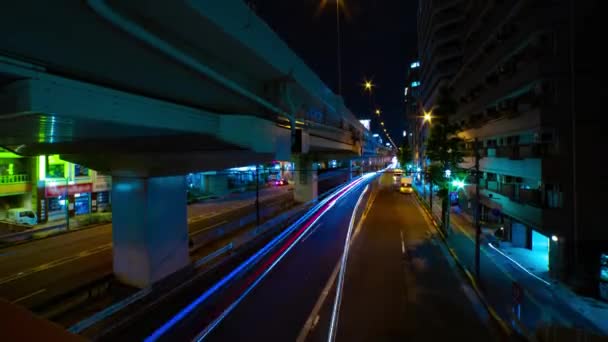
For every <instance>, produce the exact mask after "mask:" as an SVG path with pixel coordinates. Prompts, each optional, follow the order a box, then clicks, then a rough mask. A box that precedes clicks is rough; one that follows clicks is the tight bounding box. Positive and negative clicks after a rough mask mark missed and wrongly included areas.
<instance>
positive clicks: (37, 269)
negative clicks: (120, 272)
mask: <svg viewBox="0 0 608 342" xmlns="http://www.w3.org/2000/svg"><path fill="white" fill-rule="evenodd" d="M111 248H112V243H108V244H105V245H100V246H97V247H95V248H92V249H89V250H86V251H82V252H80V253H78V254H76V255H72V256H68V257H65V258H61V259H57V260H53V261H51V262H49V263H46V264H42V265H38V266H35V267H32V268H30V269H27V270H23V271H21V272H18V273H15V274H12V275H9V276H6V277H4V278H0V285H4V284H6V283H10V282H12V281H15V280H17V279H21V278H24V277H27V276H29V275H31V274H34V273H38V272H42V271H46V270H49V269H51V268H55V267H58V266H61V265H64V264H67V263H70V262H72V261H75V260H78V259H82V258H86V257H88V256H91V255H93V254H97V253H101V252H104V251H107V250H109V249H111Z"/></svg>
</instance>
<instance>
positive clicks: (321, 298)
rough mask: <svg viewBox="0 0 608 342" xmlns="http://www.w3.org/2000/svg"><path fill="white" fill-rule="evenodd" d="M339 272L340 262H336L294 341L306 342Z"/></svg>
mask: <svg viewBox="0 0 608 342" xmlns="http://www.w3.org/2000/svg"><path fill="white" fill-rule="evenodd" d="M339 270H340V261H338V262H337V263H336V267H334V271H333V272H332V273H331V276H330V277H329V280H328V281H327V284H325V287H324V288H323V291H322V292H321V295H320V296H319V299H317V302H316V303H315V306H314V307H313V309H312V312H311V313H310V316H308V319H307V320H306V323H305V324H304V327H302V330H300V333H299V334H298V338H297V339H296V342H304V341H306V337H307V336H308V334H309V333H310V331H311V330H312V329H313V328H314V327H315V326H316V325H317V324H316V323H315V322H318V321H319V311H321V307H322V306H323V303H324V302H325V299H326V298H327V295H329V291H330V290H331V288H332V287H333V286H334V282H335V281H336V277H337V276H338V271H339Z"/></svg>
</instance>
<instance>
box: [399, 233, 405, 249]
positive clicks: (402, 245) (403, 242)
mask: <svg viewBox="0 0 608 342" xmlns="http://www.w3.org/2000/svg"><path fill="white" fill-rule="evenodd" d="M399 235H401V253H402V254H403V255H405V241H404V240H403V231H401V230H399Z"/></svg>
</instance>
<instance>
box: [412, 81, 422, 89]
mask: <svg viewBox="0 0 608 342" xmlns="http://www.w3.org/2000/svg"><path fill="white" fill-rule="evenodd" d="M418 86H420V82H419V81H414V82H412V88H416V87H418Z"/></svg>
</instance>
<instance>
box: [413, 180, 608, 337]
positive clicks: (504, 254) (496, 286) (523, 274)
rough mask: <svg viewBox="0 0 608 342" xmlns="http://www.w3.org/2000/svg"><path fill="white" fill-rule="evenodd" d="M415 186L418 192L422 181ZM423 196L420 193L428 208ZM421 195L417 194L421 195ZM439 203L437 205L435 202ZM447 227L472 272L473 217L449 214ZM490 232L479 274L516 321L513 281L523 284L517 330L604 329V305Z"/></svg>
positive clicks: (498, 306)
mask: <svg viewBox="0 0 608 342" xmlns="http://www.w3.org/2000/svg"><path fill="white" fill-rule="evenodd" d="M416 190H417V191H419V193H420V194H421V193H422V190H421V187H420V186H416ZM426 195H427V196H426V197H425V198H424V199H423V203H424V205H426V206H427V208H428V190H427V194H426ZM419 196H421V195H419ZM435 198H436V197H434V198H433V215H434V218H435V220H436V221H437V222H439V217H440V216H441V206H440V205H438V204H439V203H440V198H437V201H435ZM436 204H437V205H436ZM450 223H451V227H452V229H451V233H450V235H449V236H448V237H447V238H446V242H447V244H448V246H449V247H450V248H451V249H452V250H453V251H454V252H455V254H456V255H457V256H458V258H459V261H460V262H461V263H462V264H463V265H464V266H465V267H466V268H467V269H468V270H469V272H471V273H473V272H474V269H475V261H474V260H475V230H474V227H473V225H472V218H471V216H470V215H467V214H465V213H455V212H454V211H452V215H451V221H450ZM492 240H495V238H493V236H490V235H488V234H484V235H483V236H482V239H481V259H480V278H479V280H478V284H479V287H480V288H481V290H482V292H483V294H484V296H486V298H487V300H488V302H489V303H490V304H491V306H492V307H493V308H494V310H495V311H496V312H497V314H498V315H499V316H500V317H501V318H502V319H503V320H504V321H505V322H514V319H513V317H514V315H513V307H514V298H513V297H514V296H513V287H514V283H517V284H518V285H520V286H521V287H522V288H523V289H524V295H523V298H522V300H521V306H520V307H521V315H520V317H519V320H517V321H519V324H521V328H518V330H522V328H523V330H526V331H525V334H526V335H528V336H531V335H534V334H537V333H538V332H539V331H540V330H542V329H544V328H547V327H567V328H570V329H574V330H582V331H585V332H588V333H591V334H596V335H602V334H603V335H607V334H608V305H606V304H605V303H601V302H599V301H596V300H593V299H590V298H585V297H581V296H578V295H576V294H574V293H573V292H572V291H570V290H569V289H568V288H567V287H566V286H564V285H563V284H561V283H559V282H555V281H554V280H552V279H548V276H547V273H546V271H545V269H546V268H544V269H543V267H542V265H541V264H539V262H538V261H535V260H532V259H533V258H530V255H529V254H527V253H526V251H525V250H523V251H522V249H521V248H513V247H510V246H509V244H505V243H500V247H498V248H496V247H495V246H494V245H491V244H489V241H492Z"/></svg>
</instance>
